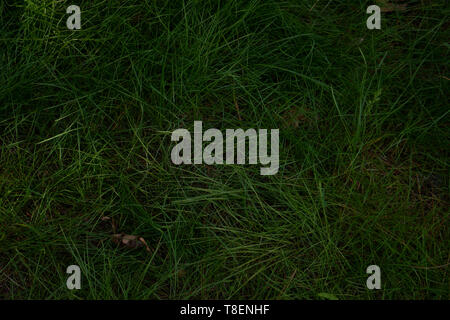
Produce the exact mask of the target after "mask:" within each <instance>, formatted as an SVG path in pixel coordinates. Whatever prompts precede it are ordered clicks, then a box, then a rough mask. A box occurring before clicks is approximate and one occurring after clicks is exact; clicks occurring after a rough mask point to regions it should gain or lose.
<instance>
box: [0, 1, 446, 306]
mask: <svg viewBox="0 0 450 320" xmlns="http://www.w3.org/2000/svg"><path fill="white" fill-rule="evenodd" d="M397 2H399V4H404V3H405V2H401V1H397ZM372 3H375V0H374V1H370V2H369V1H362V0H361V1H359V0H342V1H327V0H304V1H300V0H287V1H276V0H250V1H240V0H226V1H219V0H205V1H200V0H197V1H195V0H192V1H189V0H184V1H182V0H176V1H175V0H120V1H119V0H108V1H106V0H96V1H92V0H90V1H74V2H73V3H72V1H55V0H27V1H18V0H9V1H1V2H0V32H1V34H0V297H1V298H6V299H17V298H25V299H28V298H33V299H35V298H50V299H61V298H76V299H78V298H80V299H85V298H92V299H100V298H104V299H110V298H115V299H122V298H125V299H131V298H132V299H188V298H201V299H212V298H215V299H217V298H221V299H222V298H224V299H228V298H234V299H249V298H252V299H256V298H257V299H304V298H306V299H320V298H321V296H324V295H320V294H321V293H328V294H332V295H334V296H336V297H337V298H339V299H375V298H382V299H424V298H427V299H448V298H449V292H450V290H449V287H450V267H449V263H450V253H449V248H450V229H449V225H450V223H449V222H450V221H449V210H448V207H449V103H448V95H449V78H450V72H449V63H448V61H449V47H450V46H449V43H448V40H449V35H450V33H449V23H448V21H449V13H450V10H449V7H448V3H447V5H446V1H444V0H442V1H440V0H437V1H431V0H430V1H428V0H415V1H412V0H411V1H407V3H408V5H407V7H406V10H403V8H404V7H399V8H398V9H397V10H394V11H392V12H384V13H382V19H383V20H382V30H368V29H367V28H366V19H367V18H368V15H367V14H366V8H367V6H368V5H369V4H372ZM70 4H78V5H80V7H81V9H82V30H80V31H69V30H67V27H66V19H67V17H68V15H67V14H66V8H67V6H69V5H70ZM194 120H201V121H203V126H204V128H205V129H207V128H218V129H221V130H225V129H226V128H244V129H248V128H267V129H272V128H279V129H280V170H279V173H278V174H276V175H274V176H261V175H260V174H259V169H260V166H259V165H256V166H254V165H253V166H251V165H244V166H242V165H240V166H238V165H233V166H232V165H227V166H225V165H224V166H207V165H197V166H193V165H192V166H188V165H184V166H175V165H174V164H172V161H171V158H170V152H171V149H172V148H173V146H174V143H173V142H171V141H170V140H171V132H172V131H174V130H175V129H177V128H187V129H189V130H191V131H192V130H193V124H194ZM105 217H107V218H105ZM108 218H109V220H107V219H108ZM114 233H125V234H130V235H137V236H141V237H143V238H144V239H145V241H146V242H147V244H148V246H149V248H150V252H148V251H147V250H145V247H139V248H135V249H131V248H127V247H126V246H124V245H120V244H119V245H118V244H117V243H115V242H114V241H113V239H112V238H111V237H112V235H113V234H114ZM71 264H77V265H79V266H80V267H81V270H82V289H81V290H73V291H70V290H68V289H67V288H66V279H67V274H66V268H67V266H68V265H71ZM372 264H376V265H379V266H380V267H381V272H382V289H381V290H375V291H370V290H368V289H367V288H366V279H367V277H368V275H367V274H366V268H367V266H369V265H372Z"/></svg>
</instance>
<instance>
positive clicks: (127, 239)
mask: <svg viewBox="0 0 450 320" xmlns="http://www.w3.org/2000/svg"><path fill="white" fill-rule="evenodd" d="M112 240H113V241H114V242H115V243H117V244H121V245H124V246H126V247H128V248H130V249H136V248H141V247H144V248H145V250H147V251H148V252H150V248H149V246H148V245H147V242H146V241H145V239H144V238H143V237H140V236H134V235H130V234H125V233H116V234H113V235H112Z"/></svg>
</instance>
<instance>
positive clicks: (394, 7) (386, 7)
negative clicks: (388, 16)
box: [377, 0, 408, 12]
mask: <svg viewBox="0 0 450 320" xmlns="http://www.w3.org/2000/svg"><path fill="white" fill-rule="evenodd" d="M377 2H378V5H379V6H380V9H381V12H393V11H405V10H406V9H407V7H408V5H407V4H406V3H391V2H389V1H388V0H378V1H377ZM397 2H399V1H397Z"/></svg>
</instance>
